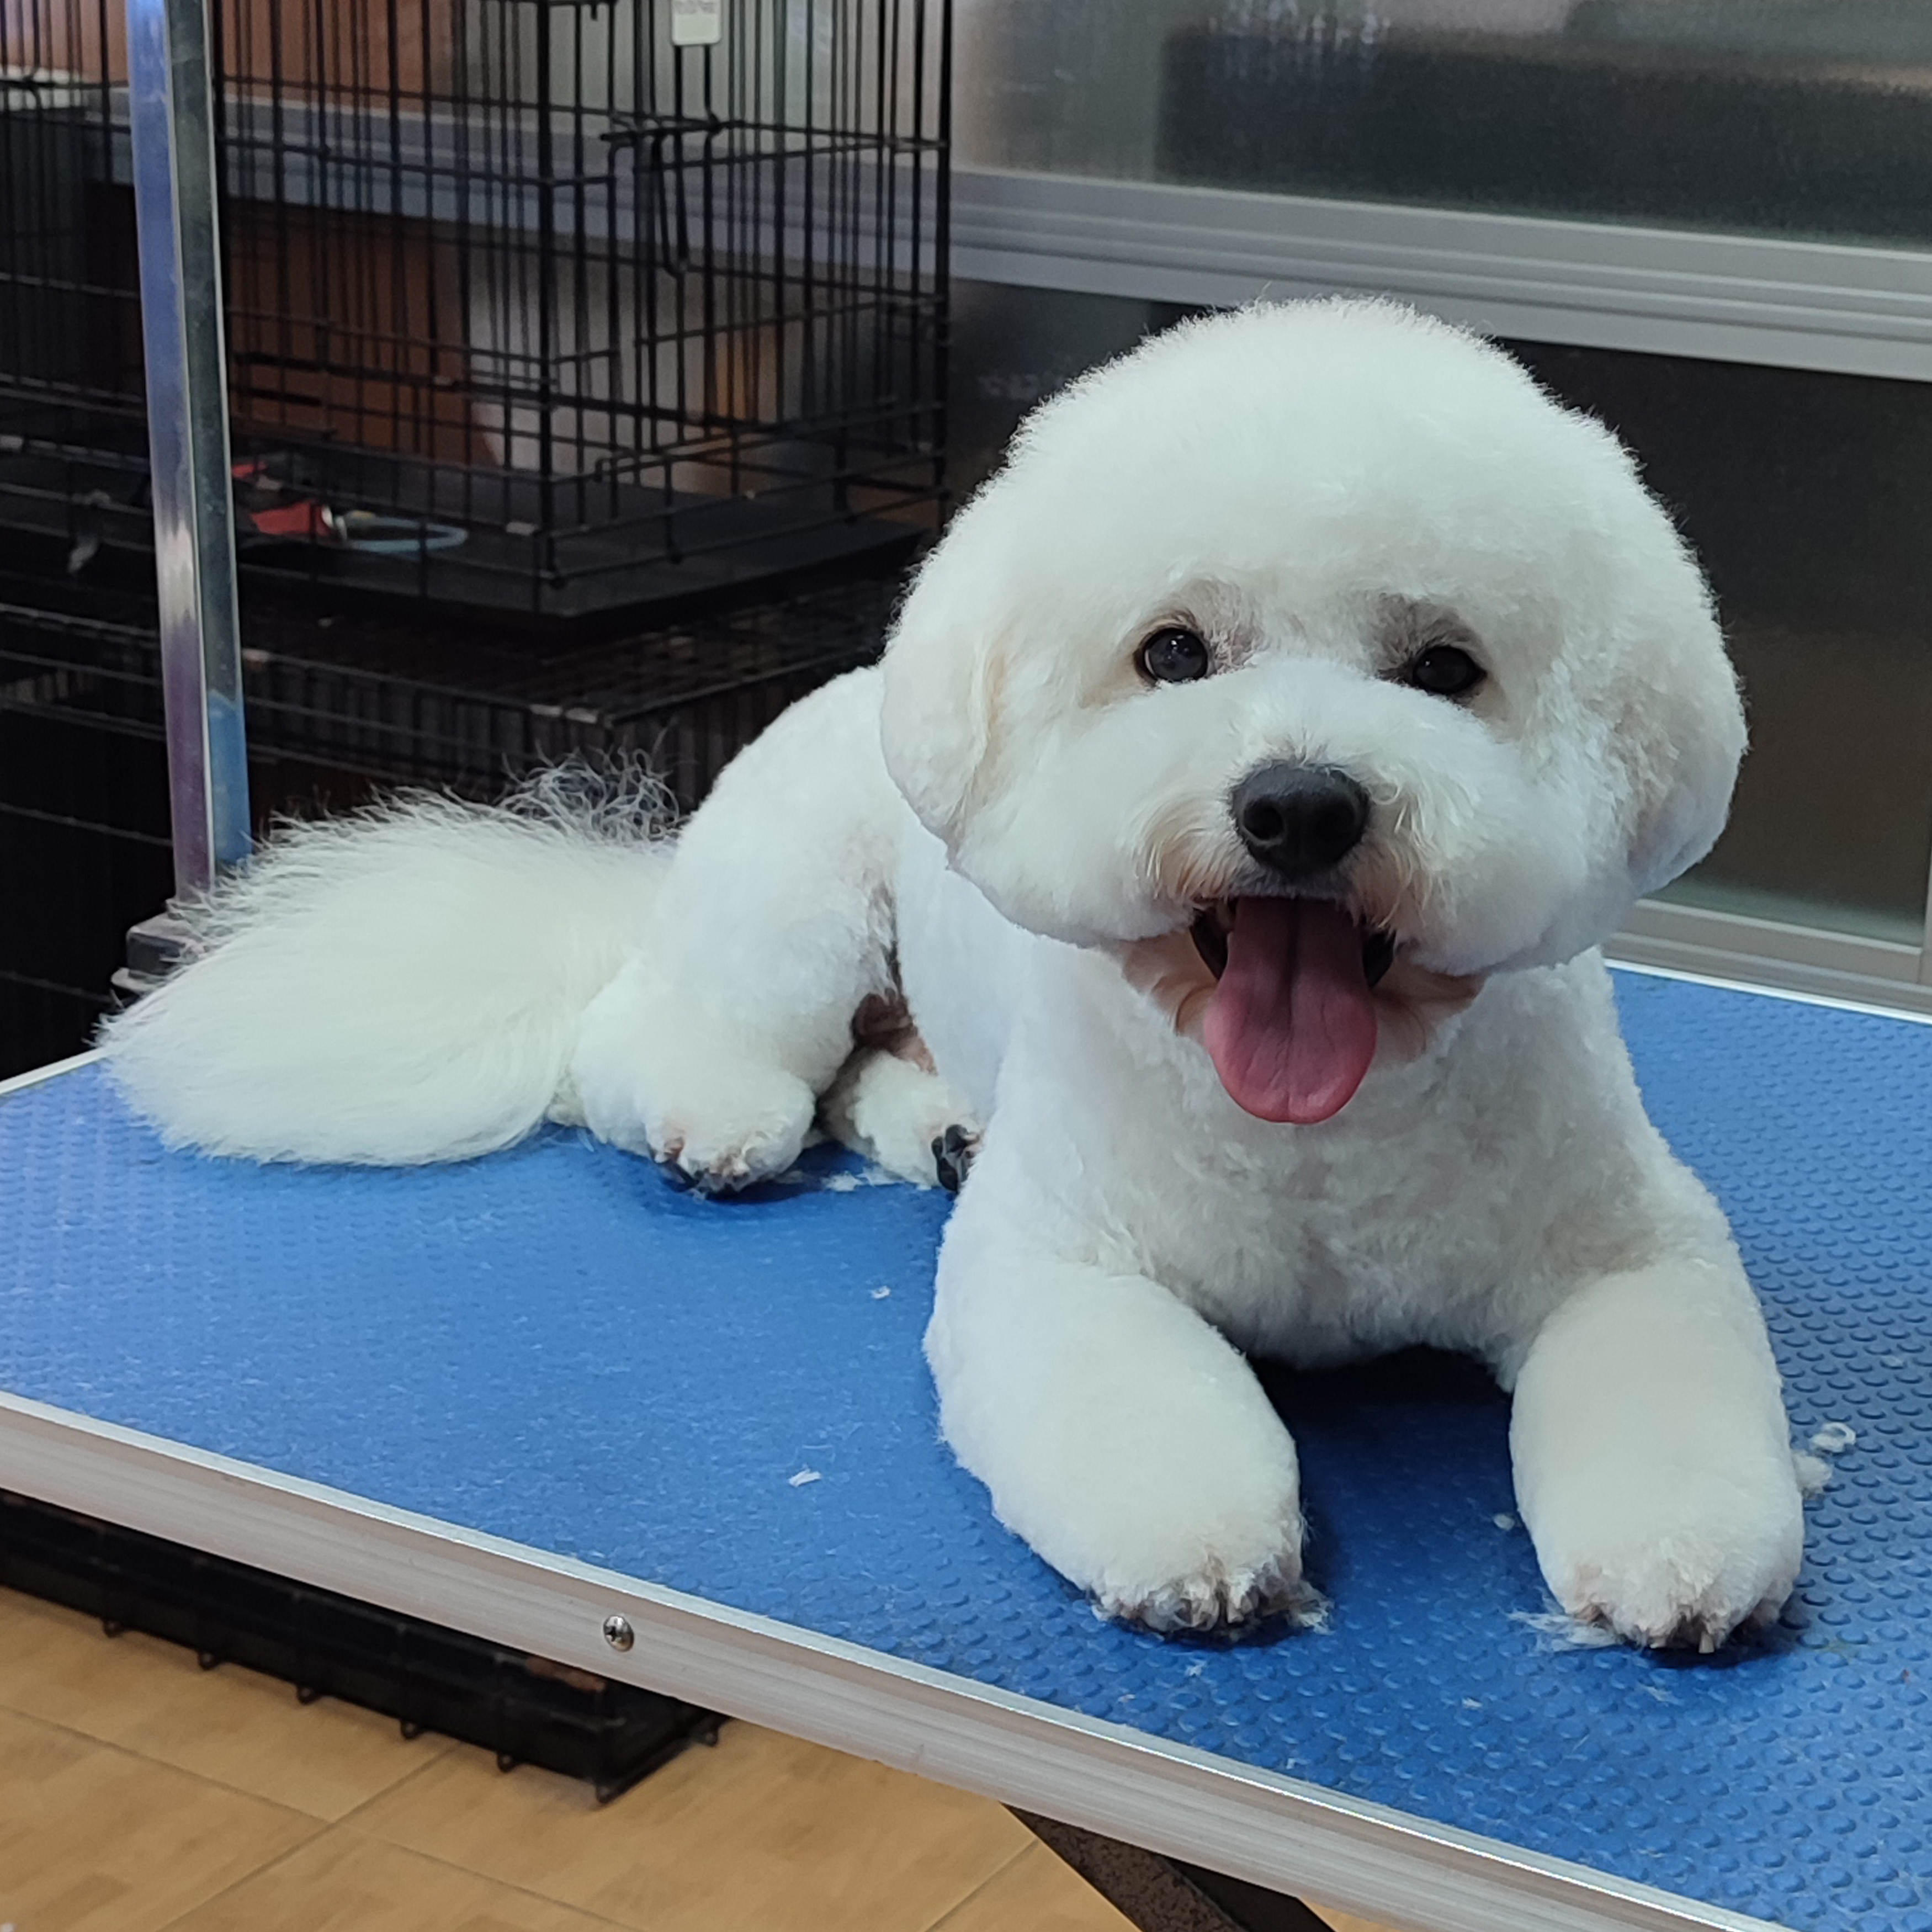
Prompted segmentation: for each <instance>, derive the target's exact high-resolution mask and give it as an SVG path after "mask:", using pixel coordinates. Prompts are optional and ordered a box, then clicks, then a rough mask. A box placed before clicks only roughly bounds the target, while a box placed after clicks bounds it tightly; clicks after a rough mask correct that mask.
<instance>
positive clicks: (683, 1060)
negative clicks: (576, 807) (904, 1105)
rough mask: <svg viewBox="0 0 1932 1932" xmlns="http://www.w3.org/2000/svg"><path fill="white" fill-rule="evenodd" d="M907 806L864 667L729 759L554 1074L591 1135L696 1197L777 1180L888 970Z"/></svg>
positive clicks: (871, 682)
mask: <svg viewBox="0 0 1932 1932" xmlns="http://www.w3.org/2000/svg"><path fill="white" fill-rule="evenodd" d="M906 818H907V814H906V811H905V808H904V805H903V804H902V803H901V802H900V801H899V799H898V794H897V793H895V791H894V790H892V784H891V781H890V780H889V778H887V776H886V770H885V766H884V762H883V759H882V757H880V751H879V745H878V689H877V677H876V676H875V674H874V673H871V672H863V671H862V672H858V673H854V674H853V675H852V676H848V677H844V678H841V679H838V680H837V681H836V682H834V683H832V684H829V685H826V686H825V687H824V688H823V689H821V690H820V691H816V692H814V693H813V694H812V695H811V697H807V698H805V699H803V700H801V701H800V702H799V703H797V704H796V705H794V706H792V708H791V709H790V710H789V711H787V712H784V714H783V715H781V717H780V718H778V721H776V722H775V724H772V726H771V727H770V728H769V730H766V732H765V733H764V734H763V736H761V737H760V738H759V739H757V740H756V741H755V742H754V743H753V744H752V745H750V746H749V747H748V748H747V749H746V750H745V751H743V752H742V753H741V754H739V757H737V758H736V759H735V760H733V762H732V763H731V764H730V766H729V767H728V768H727V770H726V771H725V772H724V775H722V777H721V778H719V780H718V784H717V785H716V787H715V788H714V789H713V790H712V793H711V796H710V797H709V799H706V802H705V803H704V805H703V807H702V808H700V810H699V811H697V813H696V814H695V815H694V817H692V819H691V823H689V824H688V826H686V827H685V829H684V831H683V832H682V835H681V836H680V837H679V840H678V844H677V849H676V854H675V856H674V857H673V859H672V862H671V864H670V867H669V868H668V871H667V874H666V876H665V878H664V884H663V886H662V889H661V892H660V893H659V895H658V899H657V901H656V903H655V906H654V907H653V908H652V918H651V920H650V924H649V932H648V934H647V935H646V938H645V939H644V941H643V944H642V945H641V946H640V948H639V950H637V952H636V953H634V955H633V956H631V959H629V961H628V962H627V963H626V965H625V967H624V968H623V969H622V971H621V972H620V973H619V974H618V976H617V977H616V979H615V980H613V982H612V983H611V984H610V986H607V988H606V989H604V992H602V994H601V995H599V996H598V999H597V1000H596V1001H595V1003H594V1004H592V1007H591V1008H590V1010H589V1012H588V1013H586V1016H585V1017H584V1022H583V1029H582V1031H581V1033H580V1037H579V1040H578V1044H577V1052H576V1055H575V1057H574V1061H573V1062H572V1066H571V1075H572V1079H573V1082H574V1089H575V1094H576V1097H577V1102H578V1104H579V1106H580V1108H581V1110H582V1112H583V1118H584V1119H585V1121H586V1122H587V1123H588V1124H589V1127H590V1128H591V1130H592V1132H594V1133H597V1134H598V1135H599V1136H601V1137H602V1138H603V1139H605V1140H607V1141H610V1142H613V1143H614V1144H616V1145H618V1146H619V1147H623V1148H629V1149H630V1150H631V1151H633V1152H634V1153H638V1154H649V1155H651V1156H652V1157H654V1158H655V1159H658V1160H665V1161H670V1162H674V1163H676V1165H677V1166H679V1168H680V1169H682V1171H683V1172H685V1174H687V1175H689V1176H690V1177H691V1179H692V1180H694V1181H696V1182H697V1184H699V1185H700V1187H712V1188H729V1187H742V1186H743V1185H745V1184H747V1183H748V1182H751V1181H757V1180H759V1179H760V1178H763V1177H765V1176H766V1175H772V1174H775V1173H777V1172H781V1171H782V1170H783V1169H785V1168H787V1167H788V1166H790V1164H791V1163H792V1162H793V1160H796V1158H797V1156H798V1152H799V1148H801V1147H802V1145H804V1142H805V1137H806V1136H807V1135H808V1133H810V1131H811V1121H812V1114H813V1110H814V1106H816V1104H817V1097H818V1096H819V1094H820V1093H822V1092H823V1091H824V1089H825V1088H826V1087H828V1086H829V1085H830V1084H831V1083H832V1080H833V1079H835V1076H837V1074H838V1070H839V1069H840V1067H841V1066H842V1065H843V1064H844V1062H845V1060H846V1058H847V1055H849V1054H850V1052H851V1049H852V1021H853V1014H854V1013H855V1012H856V1010H857V1009H858V1008H859V1005H860V1004H861V1002H862V1001H864V1000H865V999H866V998H868V996H871V995H875V994H880V993H883V992H885V991H886V989H888V988H889V986H890V983H891V979H892V967H891V953H892V907H891V903H890V894H889V880H890V876H891V871H892V864H893V861H894V859H895V856H896V852H897V847H898V838H899V836H900V835H901V828H902V826H903V824H904V823H905V821H906Z"/></svg>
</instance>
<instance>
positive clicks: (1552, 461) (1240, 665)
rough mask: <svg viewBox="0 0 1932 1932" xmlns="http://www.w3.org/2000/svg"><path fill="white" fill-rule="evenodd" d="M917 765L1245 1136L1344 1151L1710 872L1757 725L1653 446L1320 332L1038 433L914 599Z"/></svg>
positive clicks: (1260, 345) (1161, 343) (1462, 368)
mask: <svg viewBox="0 0 1932 1932" xmlns="http://www.w3.org/2000/svg"><path fill="white" fill-rule="evenodd" d="M884 739H885V750H886V760H887V763H888V764H889V766H890V768H891V770H892V775H893V777H894V778H895V781H897V783H898V786H899V787H900V789H901V790H902V791H903V792H904V794H905V796H906V797H907V799H908V800H909V802H910V803H911V805H912V806H913V809H914V810H915V811H916V812H917V813H918V814H919V817H920V818H921V819H922V820H923V821H924V823H926V825H927V826H929V827H930V828H931V829H932V830H933V831H934V832H936V833H937V834H938V835H939V836H940V837H941V838H942V839H944V841H945V843H946V845H947V850H948V852H949V853H950V856H951V859H952V862H953V865H954V866H955V867H956V868H957V869H958V870H959V871H961V872H962V873H963V874H965V876H966V877H968V878H969V879H971V880H972V881H973V882H974V883H975V884H976V885H977V886H979V887H980V889H981V890H982V891H983V892H984V893H985V894H986V896H987V897H988V898H989V899H990V900H991V901H992V902H993V904H995V905H996V906H997V907H998V908H999V909H1000V910H1001V911H1002V912H1003V913H1005V914H1006V916H1007V917H1008V918H1010V919H1013V920H1014V921H1015V922H1017V923H1018V924H1019V925H1021V926H1025V927H1028V928H1029V929H1031V930H1033V931H1034V932H1040V933H1043V934H1047V935H1051V936H1052V937H1055V938H1060V939H1063V940H1066V941H1070V942H1072V943H1073V944H1076V945H1079V946H1085V947H1104V948H1106V949H1108V950H1112V951H1113V952H1115V953H1116V954H1117V955H1118V956H1121V957H1122V958H1123V959H1124V961H1125V962H1127V965H1128V968H1129V970H1130V973H1131V974H1133V976H1134V977H1136V978H1137V979H1139V980H1141V981H1142V983H1145V984H1148V985H1150V986H1154V987H1156V988H1157V990H1160V992H1161V993H1162V995H1163V997H1164V998H1166V1000H1167V1002H1168V1004H1169V1007H1170V1008H1171V1010H1172V1011H1173V1012H1174V1013H1175V1018H1176V1021H1177V1024H1179V1025H1181V1026H1182V1027H1183V1028H1184V1030H1185V1031H1192V1032H1197V1033H1199V1035H1200V1036H1201V1037H1202V1039H1203V1040H1204V1041H1205V1044H1206V1045H1207V1046H1208V1049H1209V1050H1210V1051H1211V1052H1212V1053H1213V1054H1214V1059H1215V1062H1216V1064H1217V1067H1218V1068H1219V1069H1220V1073H1221V1076H1222V1079H1223V1082H1224V1083H1225V1084H1226V1085H1227V1087H1228V1089H1229V1092H1230V1093H1231V1094H1233V1095H1234V1097H1235V1099H1236V1100H1238V1101H1239V1102H1241V1104H1242V1105H1243V1106H1246V1107H1247V1108H1248V1109H1249V1110H1250V1112H1254V1113H1257V1114H1259V1115H1262V1116H1264V1117H1265V1118H1269V1119H1274V1120H1294V1121H1313V1120H1320V1119H1324V1118H1327V1117H1328V1115H1331V1114H1332V1113H1334V1112H1337V1110H1338V1109H1340V1107H1341V1106H1343V1105H1344V1104H1346V1102H1347V1100H1349V1097H1350V1096H1351V1095H1352V1094H1353V1093H1354V1092H1355V1088H1356V1087H1357V1086H1358V1085H1359V1084H1360V1082H1361V1079H1362V1078H1363V1077H1364V1074H1365V1073H1366V1072H1367V1068H1368V1066H1369V1064H1370V1059H1371V1058H1373V1054H1374V1052H1375V1050H1376V1043H1377V1038H1378V1033H1379V1031H1381V1032H1382V1033H1384V1034H1386V1033H1387V1031H1388V1022H1390V1020H1391V1018H1393V1017H1394V1016H1397V1014H1398V1013H1406V1014H1407V1015H1408V1016H1409V1017H1410V1018H1412V1019H1413V1018H1415V1016H1417V1015H1418V1013H1419V1014H1421V1015H1423V1016H1424V1017H1425V1018H1426V1017H1427V1013H1428V1012H1429V1011H1430V1002H1431V1001H1435V1002H1436V1003H1437V1006H1438V1007H1442V1006H1453V1005H1454V1004H1456V1003H1457V1000H1458V999H1459V998H1460V999H1465V1000H1466V998H1469V997H1472V995H1473V992H1474V991H1475V987H1476V986H1478V985H1479V984H1480V983H1481V980H1482V979H1483V978H1484V977H1486V976H1487V975H1489V974H1493V973H1497V972H1502V971H1508V970H1510V969H1511V968H1521V967H1526V966H1530V965H1539V964H1544V963H1548V962H1555V961H1559V960H1562V959H1568V958H1569V957H1571V956H1572V955H1574V954H1575V953H1579V952H1580V951H1582V950H1583V949H1584V948H1586V947H1589V946H1592V945H1594V944H1597V943H1598V941H1601V940H1602V939H1604V938H1606V937H1607V935H1609V934H1610V932H1611V931H1612V930H1613V929H1614V928H1615V927H1616V925H1617V923H1618V922H1619V919H1621V918H1622V915H1623V914H1624V913H1625V910H1627V909H1628V907H1629V906H1630V904H1631V902H1632V901H1633V900H1634V898H1637V896H1638V895H1640V894H1642V893H1644V892H1649V891H1650V890H1652V889H1654V888H1655V887H1656V886H1660V885H1661V884H1663V883H1664V882H1665V881H1666V880H1669V879H1670V878H1673V877H1675V876H1676V874H1678V873H1679V872H1680V871H1682V870H1683V869H1684V868H1685V867H1686V866H1687V865H1690V864H1691V863H1692V862H1694V861H1695V860H1696V859H1698V858H1700V857H1701V856H1703V853H1705V852H1706V850H1709V847H1710V845H1711V844H1712V841H1713V840H1714V839H1715V838H1716V836H1717V835H1718V831H1719V830H1720V829H1721V827H1722V826H1723V823H1724V814H1725V811H1726V808H1727V805H1728V803H1729V800H1730V793H1731V787H1732V784H1733V780H1734V778H1735V777H1736V770H1737V764H1738V760H1739V756H1740V754H1742V750H1743V746H1744V723H1743V717H1742V711H1741V709H1740V706H1739V701H1738V695H1737V689H1736V682H1735V679H1734V678H1733V675H1732V673H1731V670H1730V665H1729V664H1728V662H1727V660H1726V658H1725V655H1724V646H1723V642H1722V640H1721V637H1720V636H1719V634H1718V627H1717V624H1716V622H1715V618H1714V616H1713V614H1712V607H1711V602H1710V598H1709V593H1708V592H1707V590H1706V586H1705V584H1704V581H1703V577H1702V576H1701V575H1700V572H1699V571H1698V568H1697V565H1696V564H1695V563H1694V562H1693V560H1692V559H1691V556H1690V555H1689V553H1688V551H1687V550H1685V546H1684V544H1683V543H1682V541H1680V539H1679V537H1678V535H1677V533H1676V531H1675V530H1674V529H1673V527H1672V526H1671V523H1670V520H1669V519H1668V517H1667V516H1666V515H1665V514H1664V511H1662V510H1661V508H1659V507H1658V504H1657V503H1656V502H1655V500H1654V499H1652V497H1651V496H1650V495H1649V493H1648V492H1647V491H1646V490H1645V488H1644V487H1643V484H1642V482H1641V481H1640V480H1639V478H1638V475H1637V470H1636V468H1635V466H1634V464H1633V463H1632V462H1631V459H1630V458H1629V457H1628V455H1626V454H1625V452H1624V450H1623V449H1622V447H1621V446H1619V444H1618V443H1617V441H1616V439H1615V438H1614V437H1613V436H1611V435H1610V433H1609V432H1608V431H1607V430H1605V429H1604V428H1603V427H1602V426H1601V425H1599V424H1598V423H1596V422H1593V421H1592V420H1590V419H1588V418H1586V417H1584V416H1577V415H1574V414H1572V413H1570V412H1568V411H1567V410H1564V409H1562V408H1561V407H1559V406H1558V405H1557V404H1556V403H1554V402H1553V401H1551V400H1550V398H1549V397H1547V395H1544V393H1543V392H1542V391H1541V390H1540V389H1538V388H1537V386H1536V385H1535V383H1533V382H1532V381H1531V380H1530V379H1529V377H1528V376H1527V375H1526V374H1524V372H1523V371H1522V370H1521V369H1520V368H1518V367H1517V365H1516V364H1514V362H1511V361H1510V359H1508V357H1507V356H1504V355H1503V354H1502V353H1500V352H1499V351H1498V350H1495V349H1493V348H1491V347H1488V346H1487V345H1486V344H1483V343H1481V342H1480V341H1477V340H1475V338H1472V337H1470V336H1468V335H1463V334H1462V333H1461V332H1458V331H1457V330H1454V329H1450V328H1448V327H1446V326H1443V325H1442V324H1440V323H1435V322H1432V321H1430V320H1426V319H1424V318H1423V317H1419V316H1416V315H1414V314H1410V313H1409V312H1407V311H1403V310H1401V309H1398V308H1394V307H1391V306H1388V305H1380V304H1373V303H1361V302H1323V303H1314V304H1307V305H1294V306H1290V307H1280V308H1253V309H1249V310H1246V311H1242V312H1241V313H1239V314H1232V315H1227V316H1223V317H1215V318H1213V319H1211V320H1206V321H1202V322H1198V323H1191V324H1189V325H1187V326H1184V327H1181V328H1179V329H1175V330H1173V331H1172V332H1169V333H1168V334H1167V335H1163V336H1161V337H1159V338H1156V339H1155V340H1154V341H1151V342H1149V343H1148V344H1145V346H1144V347H1142V348H1141V349H1139V350H1137V351H1136V352H1135V353H1133V354H1132V355H1130V356H1127V357H1124V359H1121V361H1119V362H1115V363H1113V364H1112V365H1109V366H1108V367H1106V368H1103V369H1101V370H1100V371H1097V372H1096V373H1094V374H1092V375H1091V376H1089V377H1087V378H1085V380H1083V381H1082V382H1080V383H1077V384H1076V385H1075V386H1073V388H1072V389H1069V390H1068V391H1067V392H1064V394H1062V395H1061V396H1059V397H1058V398H1055V400H1054V401H1052V402H1050V403H1049V404H1046V406H1045V407H1043V408H1042V409H1040V410H1038V411H1037V412H1036V413H1035V414H1034V416H1032V417H1031V419H1029V420H1028V422H1027V424H1026V425H1025V427H1024V428H1022V431H1021V432H1020V434H1019V437H1018V439H1017V440H1016V443H1015V445H1014V447H1013V451H1012V452H1011V455H1010V458H1009V460H1008V461H1007V465H1006V466H1005V468H1004V469H1003V470H1002V471H1001V473H1000V474H999V475H998V476H997V477H995V478H994V479H993V481H992V482H990V483H989V484H987V485H986V487H985V488H984V489H983V490H981V491H980V493H979V495H978V496H977V497H975V498H974V500H973V502H971V504H970V505H968V507H967V508H965V510H964V511H962V513H961V514H959V517H957V518H956V520H955V521H954V523H953V526H952V527H951V529H950V532H948V534H947V538H946V539H945V541H944V542H943V543H942V544H941V545H940V546H939V547H938V549H937V550H935V552H934V553H933V554H932V556H931V557H930V558H929V559H928V560H927V562H926V565H925V567H924V568H923V569H922V571H920V573H919V577H918V580H917V581H916V583H915V584H914V586H913V589H912V591H911V592H910V595H909V596H908V598H907V601H906V603H905V606H904V610H903V611H902V612H901V616H900V618H899V621H898V626H897V628H896V631H895V634H894V637H893V638H892V643H891V646H890V648H889V650H888V652H887V655H886V671H885V712H884ZM1190 972H1191V973H1192V974H1193V977H1194V978H1195V979H1196V980H1198V982H1199V983H1198V985H1192V986H1190V983H1189V980H1190ZM1458 989H1460V991H1459V990H1458ZM1387 1044H1388V1043H1387V1040H1384V1045H1385V1047H1386V1046H1387Z"/></svg>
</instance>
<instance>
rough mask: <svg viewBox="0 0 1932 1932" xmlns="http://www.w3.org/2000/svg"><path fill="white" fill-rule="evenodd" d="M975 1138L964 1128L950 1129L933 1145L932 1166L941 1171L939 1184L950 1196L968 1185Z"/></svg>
mask: <svg viewBox="0 0 1932 1932" xmlns="http://www.w3.org/2000/svg"><path fill="white" fill-rule="evenodd" d="M973 1155H974V1146H973V1136H971V1134H969V1133H968V1132H967V1131H966V1130H965V1128H964V1127H948V1128H947V1130H946V1131H945V1133H943V1134H941V1135H940V1136H938V1138H937V1139H935V1141H934V1142H933V1143H932V1164H933V1166H935V1167H936V1168H937V1169H938V1170H939V1184H940V1186H941V1187H943V1188H944V1189H945V1190H946V1191H947V1193H949V1194H957V1193H959V1190H960V1189H961V1188H962V1187H965V1184H966V1175H967V1172H968V1169H970V1168H971V1166H972V1165H973Z"/></svg>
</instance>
